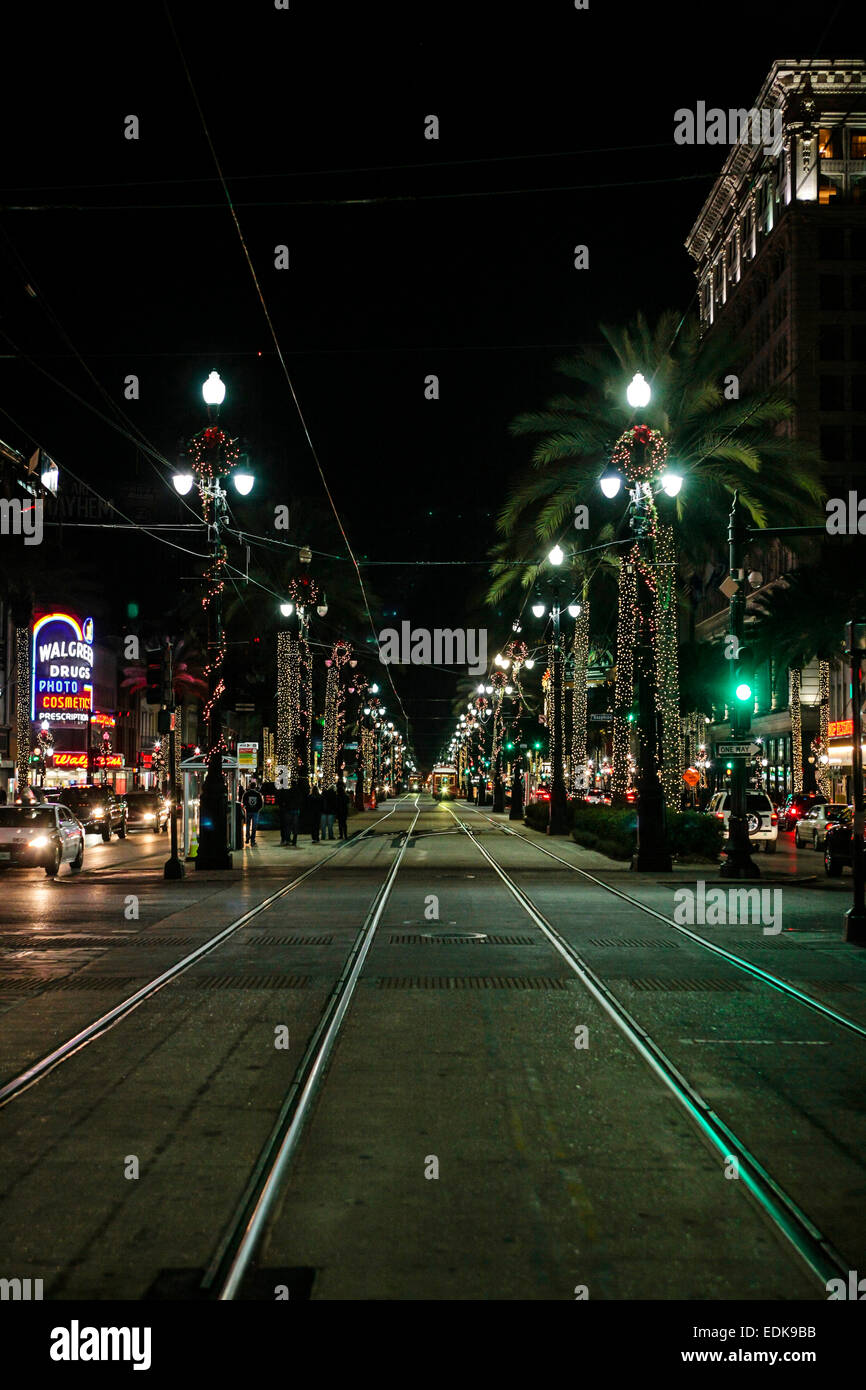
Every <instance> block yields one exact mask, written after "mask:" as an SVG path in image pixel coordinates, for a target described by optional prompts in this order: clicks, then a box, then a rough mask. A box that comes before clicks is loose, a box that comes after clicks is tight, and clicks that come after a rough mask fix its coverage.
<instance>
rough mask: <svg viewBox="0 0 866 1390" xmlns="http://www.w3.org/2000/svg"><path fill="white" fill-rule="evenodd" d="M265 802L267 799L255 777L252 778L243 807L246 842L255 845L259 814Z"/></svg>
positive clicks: (245, 794)
mask: <svg viewBox="0 0 866 1390" xmlns="http://www.w3.org/2000/svg"><path fill="white" fill-rule="evenodd" d="M264 804H265V799H264V797H263V796H262V794H261V792H260V791H259V789H258V786H257V784H256V779H255V777H251V778H250V784H249V786H248V787H247V789H246V791H245V792H244V796H243V808H244V816H245V817H246V834H245V837H244V839H245V843H246V844H248V845H254V844H255V842H256V827H257V826H258V823H259V815H260V813H261V809H262V807H263V806H264Z"/></svg>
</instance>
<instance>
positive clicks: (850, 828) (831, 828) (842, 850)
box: [824, 806, 866, 878]
mask: <svg viewBox="0 0 866 1390" xmlns="http://www.w3.org/2000/svg"><path fill="white" fill-rule="evenodd" d="M864 839H866V836H864ZM853 860H854V815H853V811H852V810H851V808H850V807H847V806H846V807H845V811H844V814H843V815H841V816H840V817H839V819H838V820H836V821H833V823H832V824H831V825H828V826H827V830H826V832H825V835H824V872H825V873H826V874H827V876H828V877H829V878H838V877H839V876H840V874H841V873H842V870H843V868H844V867H845V865H846V864H847V865H848V868H849V869H851V868H853V866H854V865H853Z"/></svg>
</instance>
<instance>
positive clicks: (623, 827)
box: [524, 801, 723, 863]
mask: <svg viewBox="0 0 866 1390" xmlns="http://www.w3.org/2000/svg"><path fill="white" fill-rule="evenodd" d="M568 816H569V824H570V826H571V835H572V839H573V840H574V842H575V844H578V845H582V846H583V847H584V849H594V850H597V851H598V853H599V854H606V855H607V856H608V857H609V858H611V859H630V858H631V856H632V854H633V852H634V847H635V832H636V829H637V812H636V810H635V808H634V806H626V807H617V806H589V805H587V804H586V802H581V801H570V802H569V803H568ZM549 819H550V808H549V806H548V803H547V802H546V801H545V802H534V803H533V804H532V805H530V806H527V808H526V813H525V816H524V823H525V824H526V825H528V826H529V828H530V829H531V830H539V831H544V830H545V829H546V828H547V823H548V820H549ZM667 822H668V842H669V844H670V850H671V854H672V855H674V856H675V857H676V858H678V859H701V860H702V859H705V860H708V861H709V862H711V863H715V862H716V860H717V859H718V857H719V853H720V851H721V848H722V830H723V827H722V823H721V821H719V820H716V818H715V816H708V815H706V814H705V813H703V812H700V811H668V814H667Z"/></svg>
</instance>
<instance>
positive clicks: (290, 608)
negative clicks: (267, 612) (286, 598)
mask: <svg viewBox="0 0 866 1390" xmlns="http://www.w3.org/2000/svg"><path fill="white" fill-rule="evenodd" d="M294 611H295V605H294V604H293V603H281V604H280V612H281V613H282V615H283V617H284V618H290V617H291V616H292V614H293V613H294Z"/></svg>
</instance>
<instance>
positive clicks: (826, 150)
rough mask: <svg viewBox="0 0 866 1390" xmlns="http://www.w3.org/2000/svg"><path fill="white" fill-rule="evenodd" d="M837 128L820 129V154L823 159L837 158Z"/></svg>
mask: <svg viewBox="0 0 866 1390" xmlns="http://www.w3.org/2000/svg"><path fill="white" fill-rule="evenodd" d="M835 135H836V131H835V130H827V129H826V128H822V129H821V130H819V131H818V154H819V155H820V157H821V159H835V158H836V155H835V154H834V150H835V139H834V137H835Z"/></svg>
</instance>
